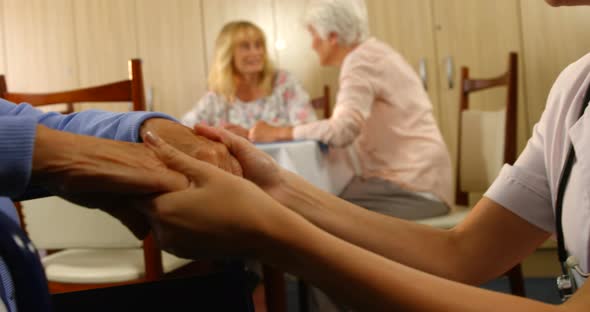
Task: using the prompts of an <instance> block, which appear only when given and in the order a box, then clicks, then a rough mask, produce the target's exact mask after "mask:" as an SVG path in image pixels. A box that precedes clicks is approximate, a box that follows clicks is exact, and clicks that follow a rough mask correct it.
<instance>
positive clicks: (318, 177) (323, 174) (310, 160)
mask: <svg viewBox="0 0 590 312" xmlns="http://www.w3.org/2000/svg"><path fill="white" fill-rule="evenodd" d="M256 147H257V148H259V149H261V150H263V151H264V152H265V153H267V154H269V155H270V156H271V157H272V158H273V159H274V160H275V161H276V162H277V163H278V164H279V165H280V166H281V167H283V168H285V169H287V170H289V171H291V172H294V173H296V174H298V175H300V176H302V177H303V178H304V179H305V180H307V181H308V182H309V183H311V184H313V185H314V186H316V187H318V188H320V189H322V190H324V191H326V192H329V193H332V194H335V195H338V194H340V193H341V192H342V190H343V189H344V187H346V185H347V184H348V182H349V181H350V179H352V177H353V176H354V173H355V170H354V169H352V167H353V166H351V165H350V164H349V161H348V160H347V157H348V156H347V151H346V150H343V149H334V148H328V146H326V145H324V144H321V143H318V142H316V141H310V140H305V141H289V142H274V143H262V144H261V143H258V144H256Z"/></svg>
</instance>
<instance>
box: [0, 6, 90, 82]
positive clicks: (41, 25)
mask: <svg viewBox="0 0 590 312" xmlns="http://www.w3.org/2000/svg"><path fill="white" fill-rule="evenodd" d="M0 22H2V23H3V26H4V36H5V45H6V49H5V51H6V55H5V58H6V60H8V61H7V62H6V75H7V80H8V81H7V83H8V88H9V90H15V91H25V92H26V91H39V92H44V91H55V90H64V89H73V88H77V87H78V86H79V84H80V82H79V77H78V67H77V66H78V59H77V55H76V44H75V32H74V31H75V30H74V19H73V1H72V0H52V1H46V0H28V1H22V0H4V10H3V18H2V21H0Z"/></svg>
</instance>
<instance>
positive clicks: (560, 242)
mask: <svg viewBox="0 0 590 312" xmlns="http://www.w3.org/2000/svg"><path fill="white" fill-rule="evenodd" d="M588 102H590V86H589V87H588V89H587V90H586V94H585V96H584V102H583V103H582V108H581V110H580V115H579V118H582V115H584V111H585V110H586V107H587V106H588ZM575 158H576V152H575V150H574V146H573V145H572V144H570V147H569V150H568V152H567V158H566V160H565V164H564V165H563V170H562V171H561V177H560V178H559V184H558V187H557V198H556V200H555V230H556V232H557V233H556V235H557V256H558V258H559V263H560V264H561V272H562V275H560V276H559V277H557V289H558V290H559V295H560V296H561V300H562V301H565V300H567V299H568V298H569V297H571V296H572V294H573V293H574V292H575V291H576V289H577V285H576V279H575V278H574V276H572V271H576V272H577V273H578V274H579V275H580V276H582V277H583V278H587V277H589V276H590V274H588V273H585V272H583V271H582V269H581V268H580V265H579V263H578V259H576V257H574V256H568V253H567V250H565V242H564V238H563V224H562V214H563V196H564V194H565V189H566V188H567V184H568V182H569V178H570V174H571V172H572V167H573V165H574V160H575Z"/></svg>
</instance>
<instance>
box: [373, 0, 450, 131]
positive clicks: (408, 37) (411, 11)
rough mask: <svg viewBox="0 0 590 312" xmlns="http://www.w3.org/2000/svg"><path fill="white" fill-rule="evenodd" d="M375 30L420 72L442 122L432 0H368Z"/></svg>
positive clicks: (437, 115) (375, 34) (377, 35)
mask: <svg viewBox="0 0 590 312" xmlns="http://www.w3.org/2000/svg"><path fill="white" fill-rule="evenodd" d="M366 3H367V9H368V13H369V22H370V28H371V34H372V35H373V36H375V37H376V38H378V39H380V40H382V41H384V42H387V43H388V44H389V45H391V47H392V48H394V49H395V50H397V51H398V52H400V53H401V54H402V55H403V56H404V57H405V58H406V60H407V61H408V62H409V63H410V64H411V65H412V66H413V67H414V69H415V70H416V72H417V73H419V75H420V77H421V79H422V81H423V83H424V86H425V88H426V90H427V91H428V95H429V97H430V100H431V102H432V106H433V111H434V116H435V117H436V119H437V121H439V125H440V107H439V99H438V97H439V95H438V87H439V86H438V83H437V61H436V47H435V40H434V25H433V20H432V1H431V0H413V1H407V0H366Z"/></svg>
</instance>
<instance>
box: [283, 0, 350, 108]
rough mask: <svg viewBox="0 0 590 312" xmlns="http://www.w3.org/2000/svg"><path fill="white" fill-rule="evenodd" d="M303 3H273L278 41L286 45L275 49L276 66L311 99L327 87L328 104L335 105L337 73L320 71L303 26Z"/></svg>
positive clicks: (285, 1) (327, 70) (330, 70)
mask: <svg viewBox="0 0 590 312" xmlns="http://www.w3.org/2000/svg"><path fill="white" fill-rule="evenodd" d="M306 3H307V1H291V0H275V3H274V6H275V12H276V13H275V14H276V16H277V19H276V34H277V41H278V40H280V41H282V42H284V44H285V46H284V48H283V49H276V53H277V57H278V60H279V61H278V65H279V67H280V68H282V69H285V70H288V71H289V72H291V73H292V74H294V75H295V77H296V78H297V79H298V80H299V81H300V82H302V85H303V87H304V88H305V90H307V92H309V94H310V96H311V97H318V96H321V95H322V94H323V86H324V85H329V86H330V90H331V97H332V101H331V104H332V105H334V99H335V95H336V93H337V90H338V72H339V71H338V69H336V68H329V67H321V66H320V64H319V59H318V57H317V55H316V53H315V52H314V51H313V49H312V48H311V36H310V34H309V33H308V31H307V29H306V28H305V25H304V24H303V15H304V13H305V12H304V11H305V5H306ZM318 117H319V116H318Z"/></svg>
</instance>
